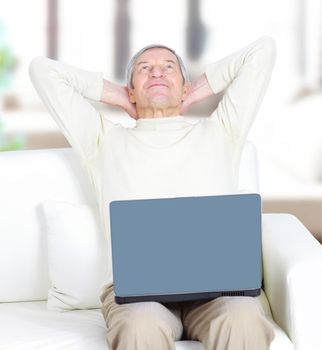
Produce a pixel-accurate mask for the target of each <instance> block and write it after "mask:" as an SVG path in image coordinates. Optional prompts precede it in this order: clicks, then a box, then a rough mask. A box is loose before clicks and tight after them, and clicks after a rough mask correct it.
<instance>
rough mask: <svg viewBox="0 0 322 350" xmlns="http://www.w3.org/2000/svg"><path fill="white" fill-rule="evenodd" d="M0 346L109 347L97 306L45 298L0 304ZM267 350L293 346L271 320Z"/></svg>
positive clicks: (184, 344) (196, 348)
mask: <svg viewBox="0 0 322 350" xmlns="http://www.w3.org/2000/svg"><path fill="white" fill-rule="evenodd" d="M0 324H1V327H0V349H6V350H17V349H24V350H53V349H66V350H88V349H90V350H108V349H109V348H108V346H107V345H106V340H105V337H106V326H105V322H104V319H103V316H102V313H101V311H100V310H99V309H92V310H74V311H67V312H56V311H52V310H48V309H47V308H46V302H44V301H42V302H25V303H3V304H0ZM274 331H275V339H274V340H273V342H272V344H271V347H270V350H294V347H293V345H292V344H291V342H290V341H289V339H288V338H287V336H286V334H285V333H284V332H283V331H282V330H281V329H280V328H279V327H278V326H277V325H276V324H275V323H274ZM203 349H204V348H203V346H202V344H201V343H200V342H197V341H183V340H181V341H177V342H176V350H203Z"/></svg>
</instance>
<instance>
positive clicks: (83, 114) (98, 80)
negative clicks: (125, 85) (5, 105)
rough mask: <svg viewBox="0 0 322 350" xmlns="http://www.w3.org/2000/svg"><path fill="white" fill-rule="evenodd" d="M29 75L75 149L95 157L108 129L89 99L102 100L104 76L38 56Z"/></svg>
mask: <svg viewBox="0 0 322 350" xmlns="http://www.w3.org/2000/svg"><path fill="white" fill-rule="evenodd" d="M29 75H30V78H31V81H32V83H33V85H34V87H35V89H36V91H37V92H38V94H39V96H40V98H41V99H42V101H43V102H44V104H45V106H46V108H47V109H48V111H49V112H50V114H51V115H52V117H53V119H54V120H55V121H56V123H57V125H58V126H59V128H60V130H61V131H62V132H63V134H64V135H65V137H66V138H67V140H68V142H69V143H70V144H71V146H72V147H73V148H74V149H75V150H76V152H77V153H78V154H79V155H81V156H82V157H83V158H87V157H89V156H91V155H92V154H94V152H95V150H96V148H97V147H99V145H100V142H101V139H102V133H103V127H104V126H103V120H102V117H101V115H100V114H99V113H98V111H97V110H96V109H95V108H94V107H93V106H92V105H91V103H90V102H89V101H87V99H91V100H94V101H100V99H101V96H102V91H103V75H102V73H99V72H89V71H85V70H82V69H79V68H76V67H73V66H70V65H67V64H63V63H61V62H58V61H55V60H52V59H49V58H45V57H36V58H34V59H33V60H32V61H31V63H30V65H29ZM104 125H105V126H106V122H105V123H104ZM111 126H112V125H111Z"/></svg>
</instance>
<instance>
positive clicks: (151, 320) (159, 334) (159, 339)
mask: <svg viewBox="0 0 322 350" xmlns="http://www.w3.org/2000/svg"><path fill="white" fill-rule="evenodd" d="M149 304H150V305H149V308H146V306H145V307H143V308H142V309H141V308H138V307H136V308H134V309H133V310H130V311H129V312H128V313H126V314H124V315H123V317H122V319H119V320H118V322H114V324H113V326H112V327H111V328H110V330H108V332H109V336H108V337H109V339H110V343H111V344H113V343H115V341H116V342H119V339H127V340H128V341H129V342H133V343H132V344H137V346H136V347H132V349H134V348H135V349H139V348H140V347H141V348H142V349H146V348H149V349H150V348H153V349H154V348H155V349H157V348H158V347H159V346H160V344H171V343H173V344H174V339H173V335H172V330H171V328H170V326H169V325H168V324H167V323H166V321H165V320H164V318H163V317H162V312H164V311H163V310H162V308H163V307H164V306H162V305H160V304H158V303H153V302H149ZM121 342H122V341H121ZM139 344H140V346H139ZM112 348H113V349H114V348H116V347H113V346H112ZM120 348H122V347H120ZM124 348H125V347H124ZM164 348H166V349H168V348H169V349H170V348H173V347H172V346H169V345H168V346H167V347H165V346H164Z"/></svg>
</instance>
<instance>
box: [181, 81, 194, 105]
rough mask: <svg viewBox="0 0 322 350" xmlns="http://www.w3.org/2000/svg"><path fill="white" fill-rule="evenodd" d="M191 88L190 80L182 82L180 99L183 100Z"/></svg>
mask: <svg viewBox="0 0 322 350" xmlns="http://www.w3.org/2000/svg"><path fill="white" fill-rule="evenodd" d="M191 88H192V84H191V83H190V82H186V83H184V85H183V88H182V97H181V101H184V100H185V99H186V98H187V96H188V95H189V94H190V92H191Z"/></svg>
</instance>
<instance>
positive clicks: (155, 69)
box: [150, 66, 164, 78]
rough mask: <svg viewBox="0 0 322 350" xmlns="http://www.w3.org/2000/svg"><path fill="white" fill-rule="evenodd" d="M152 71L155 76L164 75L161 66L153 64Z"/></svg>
mask: <svg viewBox="0 0 322 350" xmlns="http://www.w3.org/2000/svg"><path fill="white" fill-rule="evenodd" d="M150 73H151V76H152V77H153V78H159V77H162V76H163V75H164V74H163V70H162V68H161V67H160V66H153V67H152V69H151V72H150Z"/></svg>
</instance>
